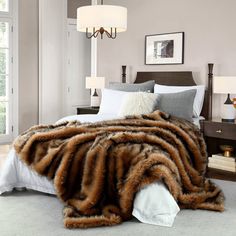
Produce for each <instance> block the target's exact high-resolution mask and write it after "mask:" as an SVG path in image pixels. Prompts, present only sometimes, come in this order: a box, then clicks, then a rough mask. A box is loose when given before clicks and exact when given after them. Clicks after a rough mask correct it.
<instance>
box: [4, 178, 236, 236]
mask: <svg viewBox="0 0 236 236" xmlns="http://www.w3.org/2000/svg"><path fill="white" fill-rule="evenodd" d="M215 182H217V184H219V185H220V186H221V187H222V189H223V191H224V193H225V196H226V211H225V212H223V213H217V212H211V211H203V210H196V211H193V210H182V211H181V212H180V213H179V214H178V215H177V217H176V220H175V223H174V226H173V227H172V228H166V227H159V226H153V225H145V224H142V223H139V222H138V221H136V220H133V221H131V222H126V223H123V224H122V225H118V226H114V227H102V228H94V229H86V230H80V229H77V230H68V229H65V228H64V227H63V223H62V204H61V203H60V202H59V201H58V200H57V199H56V197H54V196H48V195H44V194H41V193H38V192H29V191H28V192H14V193H11V194H7V195H4V196H2V197H1V196H0V235H1V236H41V235H43V236H62V235H63V236H64V235H67V236H71V235H79V236H90V235H95V236H107V235H111V236H118V235H119V236H126V235H127V236H146V235H147V236H149V235H150V236H151V235H158V236H162V235H163V236H168V235H175V236H177V235H181V236H183V235H188V236H190V235H191V236H195V235H196V236H201V235H207V236H211V235H214V236H217V235H220V236H222V235H225V236H230V235H236V183H235V182H227V181H215Z"/></svg>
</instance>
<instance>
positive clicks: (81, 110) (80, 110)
mask: <svg viewBox="0 0 236 236" xmlns="http://www.w3.org/2000/svg"><path fill="white" fill-rule="evenodd" d="M98 112H99V107H77V115H85V114H97V113H98Z"/></svg>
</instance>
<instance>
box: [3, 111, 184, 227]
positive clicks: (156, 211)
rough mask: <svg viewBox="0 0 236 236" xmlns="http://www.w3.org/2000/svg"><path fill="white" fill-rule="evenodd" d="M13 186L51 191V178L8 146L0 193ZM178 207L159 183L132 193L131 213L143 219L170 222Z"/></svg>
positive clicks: (98, 117) (103, 117)
mask: <svg viewBox="0 0 236 236" xmlns="http://www.w3.org/2000/svg"><path fill="white" fill-rule="evenodd" d="M114 118H117V116H116V117H115V115H111V114H106V115H101V114H99V115H79V116H78V115H77V116H69V117H65V118H63V119H61V120H59V121H58V122H62V121H65V120H75V119H76V120H80V121H81V122H96V121H102V120H109V119H114ZM14 188H27V189H32V190H36V191H40V192H44V193H49V194H55V188H54V186H53V182H52V181H49V180H48V179H47V178H46V177H43V176H40V175H38V174H37V173H36V172H35V171H33V170H31V169H30V168H29V167H28V166H26V165H25V164H24V163H23V162H22V161H21V160H20V159H19V158H18V157H17V155H16V152H15V150H14V149H12V150H11V151H10V152H9V154H8V158H7V160H6V162H5V165H4V167H3V169H2V171H1V173H0V195H1V194H2V193H4V192H8V191H12V190H13V189H14ZM179 210H180V209H179V207H178V205H177V203H176V202H175V200H174V198H173V196H172V195H171V194H170V192H169V191H168V190H167V189H166V187H165V185H164V184H163V183H161V182H160V183H158V184H157V183H154V184H151V185H149V186H147V187H146V188H144V189H142V190H140V191H139V193H138V194H137V195H136V197H135V201H134V208H133V215H134V216H135V217H136V218H137V219H139V220H140V221H141V222H143V223H148V224H155V225H161V226H172V224H173V222H174V218H175V216H176V215H177V213H178V212H179Z"/></svg>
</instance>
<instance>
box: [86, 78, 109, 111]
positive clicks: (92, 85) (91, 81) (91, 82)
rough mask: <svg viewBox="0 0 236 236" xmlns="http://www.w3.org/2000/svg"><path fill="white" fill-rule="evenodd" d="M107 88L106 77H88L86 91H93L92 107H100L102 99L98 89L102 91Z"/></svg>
mask: <svg viewBox="0 0 236 236" xmlns="http://www.w3.org/2000/svg"><path fill="white" fill-rule="evenodd" d="M104 87H105V78H104V77H96V76H93V77H86V89H91V91H92V92H91V107H99V105H100V98H99V96H98V94H97V90H96V89H102V88H104Z"/></svg>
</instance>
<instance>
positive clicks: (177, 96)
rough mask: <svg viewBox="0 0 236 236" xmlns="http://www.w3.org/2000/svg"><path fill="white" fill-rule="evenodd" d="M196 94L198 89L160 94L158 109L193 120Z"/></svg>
mask: <svg viewBox="0 0 236 236" xmlns="http://www.w3.org/2000/svg"><path fill="white" fill-rule="evenodd" d="M195 95H196V89H191V90H187V91H184V92H180V93H166V94H164V93H163V94H158V97H157V109H159V110H161V111H164V112H166V113H169V114H170V115H173V116H176V117H180V118H183V119H185V120H188V121H190V122H192V116H193V103H194V98H195Z"/></svg>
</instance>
